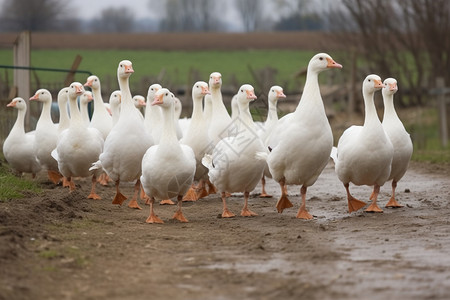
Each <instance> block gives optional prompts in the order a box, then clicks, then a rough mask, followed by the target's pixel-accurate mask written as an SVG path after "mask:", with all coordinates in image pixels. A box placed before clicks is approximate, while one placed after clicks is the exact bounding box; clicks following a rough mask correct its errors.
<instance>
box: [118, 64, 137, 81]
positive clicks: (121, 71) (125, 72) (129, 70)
mask: <svg viewBox="0 0 450 300" xmlns="http://www.w3.org/2000/svg"><path fill="white" fill-rule="evenodd" d="M133 73H134V70H133V65H132V63H131V61H129V60H122V61H121V62H120V63H119V67H118V68H117V76H118V77H119V78H128V77H130V76H131V74H133Z"/></svg>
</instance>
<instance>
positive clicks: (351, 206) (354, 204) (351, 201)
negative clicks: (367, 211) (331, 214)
mask: <svg viewBox="0 0 450 300" xmlns="http://www.w3.org/2000/svg"><path fill="white" fill-rule="evenodd" d="M347 200H348V212H349V213H351V212H354V211H357V210H359V209H361V208H363V207H364V206H366V204H367V203H366V202H363V201H361V200H358V199H356V198H354V197H353V196H350V198H348V199H347Z"/></svg>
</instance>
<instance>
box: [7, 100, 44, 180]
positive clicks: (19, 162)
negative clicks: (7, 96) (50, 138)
mask: <svg viewBox="0 0 450 300" xmlns="http://www.w3.org/2000/svg"><path fill="white" fill-rule="evenodd" d="M6 106H7V107H14V108H15V109H17V111H18V112H17V119H16V122H15V123H14V126H13V128H12V129H11V131H10V132H9V134H8V137H7V138H6V140H5V142H4V143H3V154H4V156H5V159H6V161H7V162H8V164H9V165H10V166H11V168H12V169H13V170H15V171H16V172H18V173H20V174H22V173H31V175H32V176H33V178H35V177H36V173H38V172H39V171H40V170H41V165H40V164H39V162H38V160H37V159H36V155H35V153H34V151H33V145H34V139H35V135H34V132H29V133H27V134H26V133H25V127H24V122H25V114H26V113H27V104H26V102H25V100H23V99H22V98H20V97H17V98H14V99H13V100H12V101H11V102H10V103H8V104H7V105H6Z"/></svg>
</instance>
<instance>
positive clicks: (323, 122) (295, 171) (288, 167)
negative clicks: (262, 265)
mask: <svg viewBox="0 0 450 300" xmlns="http://www.w3.org/2000/svg"><path fill="white" fill-rule="evenodd" d="M330 68H342V65H340V64H338V63H336V62H335V61H334V60H333V59H332V58H331V56H329V55H328V54H326V53H319V54H316V55H314V56H313V58H311V60H310V61H309V64H308V70H307V74H306V82H305V87H304V89H303V94H302V97H301V99H300V102H299V104H298V106H297V109H296V110H295V112H293V113H290V114H288V115H286V116H284V117H283V118H281V119H280V120H279V121H278V123H277V126H276V128H274V129H273V131H272V133H271V135H270V137H269V143H268V145H269V146H268V147H269V150H270V149H271V152H270V153H269V155H268V157H267V164H268V166H269V170H270V173H271V174H272V177H273V179H274V180H276V181H277V182H278V183H279V184H280V188H281V197H280V199H279V200H278V202H277V206H276V207H277V210H278V212H280V213H281V212H282V211H283V209H285V208H288V207H292V203H291V202H290V201H289V199H288V197H287V188H286V185H287V184H296V185H301V186H302V187H301V189H300V194H301V197H302V203H301V205H300V208H299V210H298V213H297V216H296V217H297V218H301V219H312V215H311V214H309V212H308V211H307V210H306V190H307V188H308V187H309V186H311V185H313V184H314V183H315V182H316V180H317V178H318V177H319V175H320V173H321V172H322V170H323V169H324V168H325V166H326V165H327V163H328V161H329V157H330V152H331V148H332V147H333V135H332V132H331V127H330V124H329V122H328V119H327V116H326V114H325V107H324V105H323V101H322V97H321V95H320V89H319V81H318V76H319V73H320V72H322V71H324V70H328V69H330Z"/></svg>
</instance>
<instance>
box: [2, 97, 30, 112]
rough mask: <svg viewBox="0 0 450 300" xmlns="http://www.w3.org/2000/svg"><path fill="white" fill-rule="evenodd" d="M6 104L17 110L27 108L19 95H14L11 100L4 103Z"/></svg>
mask: <svg viewBox="0 0 450 300" xmlns="http://www.w3.org/2000/svg"><path fill="white" fill-rule="evenodd" d="M6 106H7V107H14V108H16V109H18V110H26V109H27V104H26V103H25V100H23V98H20V97H16V98H14V99H12V100H11V102H9V103H8V104H6Z"/></svg>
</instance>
